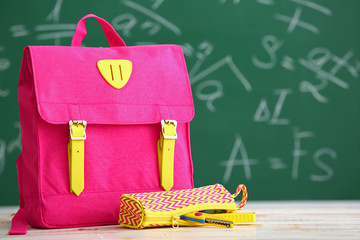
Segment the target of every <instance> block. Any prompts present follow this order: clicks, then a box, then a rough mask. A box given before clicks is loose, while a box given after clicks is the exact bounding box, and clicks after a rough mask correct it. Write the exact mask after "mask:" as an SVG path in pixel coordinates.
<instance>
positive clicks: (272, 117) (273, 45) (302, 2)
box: [196, 0, 359, 183]
mask: <svg viewBox="0 0 360 240" xmlns="http://www.w3.org/2000/svg"><path fill="white" fill-rule="evenodd" d="M291 1H292V2H293V3H294V4H297V5H296V6H295V7H296V8H295V12H294V14H293V15H292V16H288V15H286V14H284V13H275V14H274V15H273V17H274V19H275V20H276V21H279V22H282V23H286V24H288V25H287V29H286V32H287V33H288V34H292V33H293V32H294V31H295V30H296V29H303V30H305V31H306V32H309V33H312V34H316V35H319V34H320V32H321V31H320V29H319V28H318V27H317V26H316V25H314V24H312V23H310V22H308V21H305V20H304V19H303V18H302V15H303V8H307V9H310V10H313V11H316V12H319V13H321V14H324V15H325V16H327V17H330V16H332V11H331V10H330V9H329V8H327V7H325V6H322V5H319V4H317V3H315V2H312V1H307V0H291ZM226 2H227V1H220V3H222V4H224V3H226ZM238 3H239V2H234V4H238ZM285 44H286V43H285V42H284V41H283V40H281V39H278V38H277V37H276V36H274V35H272V34H267V35H264V37H263V38H262V40H261V45H262V48H263V51H264V53H265V54H262V55H258V54H253V55H252V56H251V61H252V63H253V64H254V66H256V67H257V68H260V69H264V70H269V71H270V70H272V69H274V68H275V67H276V66H278V65H280V66H281V67H283V69H285V70H288V71H292V72H293V71H297V70H298V69H301V70H302V71H303V70H304V68H305V69H306V70H309V71H311V72H313V73H314V74H315V79H316V80H317V81H318V82H317V83H314V82H311V81H309V80H302V81H300V83H299V91H300V92H302V93H310V94H311V96H312V97H313V98H314V99H315V100H317V101H318V102H320V103H328V102H329V99H328V97H327V96H324V95H323V94H322V93H321V91H322V90H323V89H325V88H326V87H327V86H328V84H329V83H332V84H335V85H336V86H338V87H340V88H342V89H349V88H350V85H349V83H348V82H346V81H345V80H343V79H341V78H340V77H338V76H337V73H338V72H339V71H340V70H343V71H347V72H348V73H349V74H350V76H351V77H353V78H358V76H359V74H358V71H359V69H358V68H357V67H356V65H352V64H350V63H349V61H350V59H351V58H352V57H353V55H354V54H353V51H351V50H349V51H348V52H347V53H346V54H345V55H344V56H343V57H339V56H337V55H335V54H333V53H332V52H331V50H329V49H327V48H323V47H315V48H313V49H312V50H310V51H309V52H308V53H307V56H306V57H299V58H298V59H296V58H295V57H293V56H289V55H286V54H284V55H283V56H279V55H278V52H279V50H280V49H281V48H282V47H283V46H284V45H285ZM329 67H330V70H329ZM213 85H215V82H214V83H213ZM217 89H218V90H219V89H222V86H220V85H218V86H217ZM256 90H257V89H254V91H256ZM293 92H294V90H293V89H275V90H273V95H277V96H278V99H277V102H276V103H275V105H274V106H269V102H268V101H267V98H266V97H263V98H261V99H260V100H259V104H258V107H257V109H256V110H255V111H254V115H253V121H254V122H256V123H259V124H260V123H267V124H269V125H290V126H291V117H290V116H285V117H284V116H281V112H282V110H283V108H284V107H286V106H287V105H286V100H287V98H289V97H291V95H292V93H293ZM196 96H197V97H203V96H202V95H199V94H196ZM217 96H222V95H221V94H220V93H218V95H217ZM208 108H209V109H210V110H211V109H212V108H213V106H212V105H210V106H208ZM270 109H273V110H270ZM306 139H307V140H309V141H310V140H311V139H316V133H315V132H314V131H300V130H299V127H298V126H293V139H292V141H293V142H294V146H293V149H292V150H291V151H289V152H288V156H291V158H292V161H291V163H290V162H289V159H282V158H279V157H277V156H268V158H267V159H252V158H249V155H250V156H251V154H252V153H251V152H248V151H247V149H246V147H245V145H246V143H245V141H246V139H245V140H244V139H242V138H241V137H240V135H236V136H235V141H234V145H233V148H232V150H231V152H230V156H229V158H228V160H226V161H221V162H220V165H221V166H223V167H225V171H224V176H223V181H224V182H225V183H226V182H228V181H229V180H230V179H231V175H232V173H233V172H234V171H236V170H235V169H234V168H235V167H239V166H240V167H242V168H243V170H244V172H243V175H244V176H245V178H246V179H247V180H251V179H252V167H253V165H257V164H264V162H268V164H269V168H270V169H272V170H274V171H280V170H286V169H289V171H290V174H289V179H292V180H297V179H298V178H299V172H300V169H301V160H302V158H305V157H306V156H308V155H309V156H310V157H311V158H312V161H313V165H314V166H315V167H316V168H317V169H318V170H319V171H318V172H317V173H313V172H310V173H308V178H309V180H311V181H314V182H323V181H328V180H330V179H331V178H332V177H333V175H334V170H333V168H332V167H331V165H332V162H331V160H336V158H337V153H336V151H335V150H334V149H332V148H329V147H321V148H317V149H315V151H314V152H313V153H309V152H308V151H307V150H306V149H303V148H302V146H301V142H302V141H304V140H306ZM289 140H291V139H289ZM302 173H303V172H302ZM303 174H304V173H303Z"/></svg>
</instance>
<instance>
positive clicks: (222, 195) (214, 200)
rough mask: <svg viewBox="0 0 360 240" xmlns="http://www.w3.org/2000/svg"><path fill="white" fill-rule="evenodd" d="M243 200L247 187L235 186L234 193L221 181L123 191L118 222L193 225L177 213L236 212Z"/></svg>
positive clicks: (139, 224) (136, 224) (149, 225)
mask: <svg viewBox="0 0 360 240" xmlns="http://www.w3.org/2000/svg"><path fill="white" fill-rule="evenodd" d="M241 191H243V194H242V199H241V202H240V204H239V206H236V203H235V200H234V198H235V197H236V196H237V195H238V194H239V193H240V192H241ZM246 200H247V190H246V187H245V185H243V184H241V185H239V186H238V188H237V189H236V193H235V194H231V193H229V192H228V191H227V190H226V189H225V188H224V186H222V185H221V184H215V185H209V186H205V187H200V188H194V189H184V190H175V191H162V192H150V193H134V194H122V195H121V197H120V213H119V224H120V225H122V226H126V227H129V228H136V229H141V228H145V227H163V226H173V227H178V226H194V225H197V224H196V223H192V222H191V221H187V220H184V219H180V216H183V215H185V214H188V213H192V212H199V211H204V210H219V211H220V212H223V213H235V212H236V211H237V210H239V209H241V208H243V206H244V205H245V203H246ZM214 215H216V214H214Z"/></svg>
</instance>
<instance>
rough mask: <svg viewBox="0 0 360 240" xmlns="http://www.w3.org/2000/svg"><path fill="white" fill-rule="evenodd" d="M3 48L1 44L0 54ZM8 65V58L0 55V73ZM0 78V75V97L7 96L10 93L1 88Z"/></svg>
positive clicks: (0, 79) (0, 80)
mask: <svg viewBox="0 0 360 240" xmlns="http://www.w3.org/2000/svg"><path fill="white" fill-rule="evenodd" d="M4 50H5V48H4V47H3V46H0V54H1V53H2V52H3V51H4ZM9 67H10V60H9V59H7V58H4V57H0V73H1V72H3V71H5V70H7V69H8V68H9ZM1 82H2V78H1V75H0V98H1V97H7V96H9V94H10V91H9V90H8V89H3V88H1Z"/></svg>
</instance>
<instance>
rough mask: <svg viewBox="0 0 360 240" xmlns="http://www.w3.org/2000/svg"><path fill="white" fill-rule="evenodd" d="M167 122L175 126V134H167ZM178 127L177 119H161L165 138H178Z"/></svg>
mask: <svg viewBox="0 0 360 240" xmlns="http://www.w3.org/2000/svg"><path fill="white" fill-rule="evenodd" d="M165 124H173V125H174V126H175V135H166V133H165V132H164V125H165ZM176 127H177V121H175V120H161V133H162V135H163V138H164V139H177V132H176Z"/></svg>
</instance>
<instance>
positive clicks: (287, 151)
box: [0, 0, 360, 205]
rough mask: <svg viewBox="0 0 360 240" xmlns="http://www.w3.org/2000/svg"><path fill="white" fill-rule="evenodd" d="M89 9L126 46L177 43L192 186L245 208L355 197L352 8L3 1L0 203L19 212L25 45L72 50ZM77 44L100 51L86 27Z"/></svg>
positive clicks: (358, 20) (358, 104) (358, 103)
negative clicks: (234, 197)
mask: <svg viewBox="0 0 360 240" xmlns="http://www.w3.org/2000/svg"><path fill="white" fill-rule="evenodd" d="M88 13H94V14H96V15H98V16H100V17H103V18H105V19H107V20H108V21H109V22H111V23H112V24H113V26H114V28H115V29H116V30H117V32H118V33H119V34H120V35H121V36H122V37H123V39H124V40H125V41H126V43H127V44H128V45H142V44H154V43H156V44H162V43H175V44H179V45H181V46H182V47H183V50H184V53H185V57H186V62H187V67H188V71H189V75H190V79H191V86H192V91H193V97H194V102H195V111H196V114H195V118H194V120H193V121H192V123H191V143H192V157H193V162H194V180H195V185H196V186H203V185H207V184H213V183H216V182H218V183H222V184H224V185H225V186H226V187H227V188H228V189H229V190H230V191H234V190H235V188H236V185H237V184H239V183H244V184H246V185H247V187H248V189H249V199H251V200H266V199H267V200H271V199H288V200H289V199H359V198H360V191H358V184H359V183H360V94H359V91H360V85H359V84H360V82H359V74H360V60H359V59H360V58H359V57H360V30H359V29H360V14H359V13H360V2H359V1H357V0H342V1H337V0H312V1H310V0H287V1H285V0H241V1H240V0H197V1H193V0H182V1H170V0H148V1H140V0H136V1H135V0H134V1H131V0H117V1H110V0H107V1H95V0H91V1H90V0H77V1H70V0H53V1H42V0H29V1H22V2H19V1H12V0H5V1H4V0H3V1H1V3H0V31H1V32H0V33H1V35H0V205H10V204H17V194H18V192H17V177H16V165H15V161H16V157H17V156H18V155H19V153H20V149H21V140H20V131H19V130H20V129H19V113H18V105H17V104H18V103H17V82H18V72H19V68H20V64H21V58H22V49H23V48H24V47H25V46H27V45H69V44H70V41H71V36H72V34H73V32H74V29H75V24H76V23H77V21H78V20H79V19H80V18H81V17H82V16H84V15H85V14H88ZM87 26H88V32H89V35H88V36H87V37H86V38H85V40H84V45H86V46H107V42H106V38H105V36H104V34H103V33H102V30H101V28H100V26H99V25H98V24H97V23H96V21H95V20H93V19H90V20H89V21H87Z"/></svg>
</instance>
